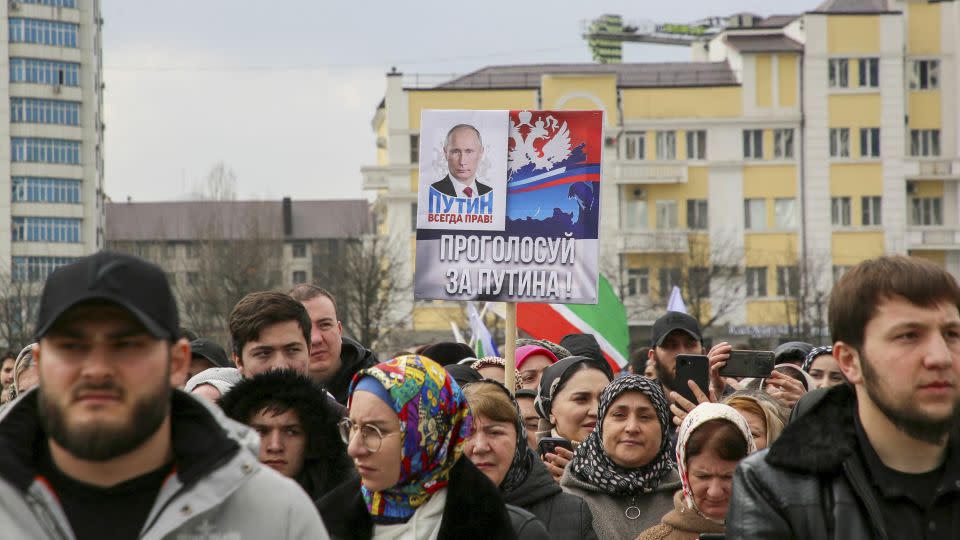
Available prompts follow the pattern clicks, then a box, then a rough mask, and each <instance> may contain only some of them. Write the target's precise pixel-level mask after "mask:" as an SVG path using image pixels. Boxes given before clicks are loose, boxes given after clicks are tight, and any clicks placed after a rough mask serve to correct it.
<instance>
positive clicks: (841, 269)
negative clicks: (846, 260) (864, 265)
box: [833, 265, 852, 284]
mask: <svg viewBox="0 0 960 540" xmlns="http://www.w3.org/2000/svg"><path fill="white" fill-rule="evenodd" d="M850 268H852V267H851V266H849V265H834V266H833V283H834V284H836V283H837V282H838V281H840V278H841V277H843V275H844V274H846V273H847V270H849V269H850Z"/></svg>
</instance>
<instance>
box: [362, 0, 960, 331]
mask: <svg viewBox="0 0 960 540" xmlns="http://www.w3.org/2000/svg"><path fill="white" fill-rule="evenodd" d="M736 20H737V21H749V22H748V23H740V22H738V23H737V24H734V25H728V26H727V27H726V28H725V29H724V30H723V31H721V32H720V33H718V34H716V35H713V36H711V37H710V38H709V39H703V40H699V41H696V42H695V43H693V44H692V45H691V46H690V47H691V50H692V61H691V62H687V63H669V64H663V63H661V64H605V65H600V64H558V65H519V66H492V67H488V68H484V69H481V70H479V71H476V72H473V73H470V74H467V75H465V76H462V77H459V78H455V79H452V80H448V81H443V82H441V83H440V84H436V85H423V84H419V81H417V79H415V78H413V77H410V76H407V77H404V76H403V75H402V74H400V73H397V72H396V71H393V72H391V73H388V74H387V81H386V82H387V90H386V94H385V97H384V99H383V101H382V102H381V104H380V105H379V107H378V108H377V110H376V113H375V115H374V118H373V122H372V126H373V129H374V130H375V132H376V135H377V162H376V165H372V166H368V167H364V168H363V169H362V174H363V181H364V186H363V187H364V189H365V190H368V191H369V192H371V193H372V194H373V195H374V197H375V199H376V205H375V208H376V212H377V214H378V216H379V223H380V224H381V225H380V230H379V232H380V234H383V235H386V236H390V237H392V238H393V239H394V241H395V242H409V243H410V246H411V247H410V250H409V251H408V253H407V258H406V259H405V264H406V265H408V267H409V270H410V273H411V275H412V272H413V264H414V263H413V259H414V257H413V242H414V230H415V205H416V189H417V184H418V173H417V161H418V156H417V149H418V141H419V139H418V129H419V122H420V113H421V111H422V110H424V109H454V108H456V109H570V110H575V109H581V110H582V109H590V110H602V111H604V113H605V130H604V135H605V149H604V152H605V155H604V159H603V163H604V167H603V193H602V203H601V208H602V216H601V245H602V248H601V249H602V255H601V257H602V262H601V271H602V272H603V273H604V274H605V275H607V277H608V278H609V279H610V280H611V282H612V283H614V284H615V286H616V287H617V288H618V289H619V291H620V293H621V296H622V297H623V299H624V301H625V304H626V305H627V308H628V315H629V317H630V321H631V325H632V326H636V327H638V328H642V327H644V326H647V325H649V324H650V323H651V322H652V321H653V319H655V318H656V316H657V315H658V314H660V313H662V312H663V308H664V306H665V304H666V300H667V298H668V296H669V292H670V290H671V288H672V286H674V285H677V286H680V288H681V290H682V293H683V296H684V299H685V300H686V301H687V306H688V309H689V310H690V311H691V313H694V314H695V315H697V316H698V317H699V318H700V320H701V322H702V323H704V324H707V325H709V326H711V327H712V328H714V329H715V332H714V333H715V334H716V335H718V336H721V337H725V338H732V339H737V337H738V336H742V337H743V338H744V339H746V337H748V336H749V337H754V338H756V337H762V336H765V335H766V336H769V337H771V338H773V337H780V336H785V335H794V336H797V335H802V336H803V337H806V338H808V339H811V340H814V341H816V337H818V335H819V334H821V333H822V330H823V327H824V326H825V320H826V319H825V315H826V301H827V298H828V296H829V291H830V288H831V287H832V285H833V283H834V282H835V280H836V279H837V278H838V277H839V276H840V275H842V273H843V272H844V271H845V270H846V269H847V268H849V267H850V266H851V265H854V264H856V263H858V262H860V261H862V260H865V259H868V258H871V257H875V256H878V255H881V254H884V253H899V254H909V255H912V256H917V257H923V258H926V259H929V260H932V261H934V262H936V263H937V264H939V265H941V266H943V267H945V268H946V269H947V270H949V271H950V272H951V273H953V274H954V275H957V276H960V216H958V209H960V190H958V184H960V158H958V156H960V141H958V136H957V125H958V120H960V119H958V114H960V110H958V107H957V100H956V97H955V96H956V91H957V85H958V83H960V79H958V77H960V72H958V69H957V60H956V58H957V53H958V52H960V43H958V42H957V38H956V37H955V32H952V31H951V29H952V28H955V27H956V26H957V24H958V23H960V6H958V3H957V2H922V1H903V0H890V1H888V0H828V1H827V2H824V3H822V4H820V5H811V9H810V11H809V12H806V13H803V14H798V15H777V16H772V17H768V18H766V19H763V18H758V17H744V16H743V14H741V15H738V16H737V18H736ZM407 302H408V306H409V308H411V309H413V310H414V311H413V312H414V317H413V318H412V319H411V323H410V326H411V328H412V329H413V330H424V331H426V330H438V331H439V330H443V329H448V328H449V326H450V325H449V321H451V320H456V319H458V317H459V312H460V306H458V305H456V304H452V303H451V304H443V303H439V302H414V301H413V299H412V297H408V298H407ZM641 333H642V332H641Z"/></svg>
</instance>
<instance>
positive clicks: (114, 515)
mask: <svg viewBox="0 0 960 540" xmlns="http://www.w3.org/2000/svg"><path fill="white" fill-rule="evenodd" d="M177 328H178V315H177V307H176V302H175V301H174V298H173V295H172V294H171V291H170V287H169V285H168V283H167V280H166V277H165V276H164V274H163V272H162V271H161V270H160V268H158V267H156V266H154V265H152V264H149V263H146V262H144V261H142V260H140V259H138V258H135V257H131V256H128V255H118V254H111V253H98V254H96V255H92V256H89V257H84V258H81V259H79V260H78V261H77V262H75V263H73V264H70V265H67V266H64V267H61V268H60V269H58V270H56V271H55V272H53V273H52V274H51V275H50V277H49V278H48V279H47V282H46V284H45V286H44V290H43V294H42V296H41V299H40V308H39V312H38V316H37V326H36V338H37V341H38V345H36V346H35V348H34V351H33V354H34V358H35V360H36V363H37V366H38V371H39V378H40V385H39V387H38V388H37V389H36V390H31V391H29V392H27V393H26V394H25V395H24V396H23V397H21V398H20V399H19V400H18V401H16V402H15V403H13V404H12V405H11V406H10V407H8V408H7V409H6V410H5V411H4V413H3V415H2V416H0V500H2V501H3V504H2V505H0V523H2V524H3V525H2V527H3V536H4V538H77V539H79V540H83V539H88V538H97V539H102V538H145V537H149V538H177V537H181V538H187V537H190V538H195V537H204V538H212V537H218V538H226V537H231V538H275V537H277V536H278V534H279V535H280V536H281V537H285V538H316V537H318V535H319V537H321V538H326V537H327V535H326V531H325V529H324V527H323V523H322V522H321V521H320V520H319V517H318V516H317V513H316V512H315V511H314V509H313V507H312V505H311V504H310V500H309V498H307V497H306V496H305V495H304V494H303V493H302V491H301V490H300V489H299V488H298V487H297V486H296V484H294V483H293V482H291V481H290V480H289V479H285V478H283V477H282V476H280V475H279V474H277V473H275V472H274V471H271V470H268V469H266V468H265V467H263V466H261V465H260V464H259V463H258V462H257V461H256V459H254V458H253V456H252V455H251V454H250V453H249V452H246V451H244V450H243V449H242V448H241V445H250V444H251V443H252V441H253V440H254V438H253V437H252V432H251V431H250V430H249V429H247V428H244V427H242V426H240V425H239V424H236V423H234V422H232V421H230V420H227V419H226V418H225V417H224V416H223V414H222V413H220V412H219V411H217V410H214V408H212V407H208V406H205V405H203V404H201V403H200V401H198V400H196V399H194V398H192V397H190V396H188V395H187V394H184V393H182V392H180V391H177V390H172V389H171V386H170V376H171V373H183V372H185V371H186V370H187V368H188V365H189V363H190V345H189V343H188V342H187V341H186V340H185V339H182V338H178V336H179V334H178V331H177ZM262 493H270V497H262V496H261V494H262ZM105 516H109V519H104V517H105ZM276 516H284V519H285V520H290V521H288V522H287V523H285V527H284V528H278V527H277V526H276V524H275V522H274V520H273V519H272V518H274V517H276ZM267 517H269V518H271V519H265V518H267ZM281 531H286V534H284V533H282V532H281Z"/></svg>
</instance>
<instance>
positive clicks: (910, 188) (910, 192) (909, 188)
mask: <svg viewBox="0 0 960 540" xmlns="http://www.w3.org/2000/svg"><path fill="white" fill-rule="evenodd" d="M916 192H917V185H916V184H914V183H913V182H910V181H907V195H913V194H914V193H916Z"/></svg>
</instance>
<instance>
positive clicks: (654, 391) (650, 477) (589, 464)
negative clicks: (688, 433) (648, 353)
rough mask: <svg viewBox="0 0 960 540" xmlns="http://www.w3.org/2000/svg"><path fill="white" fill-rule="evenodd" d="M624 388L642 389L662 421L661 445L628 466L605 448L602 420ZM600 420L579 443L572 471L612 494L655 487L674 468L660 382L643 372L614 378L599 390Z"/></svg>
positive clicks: (628, 390) (648, 490)
mask: <svg viewBox="0 0 960 540" xmlns="http://www.w3.org/2000/svg"><path fill="white" fill-rule="evenodd" d="M625 392H640V393H641V394H643V395H645V396H646V397H647V399H649V400H650V403H651V404H653V408H654V409H655V410H656V411H657V420H658V421H659V422H660V449H659V450H658V451H657V455H656V456H655V457H654V458H653V460H651V461H650V463H647V464H646V465H643V466H642V467H637V468H635V469H628V468H626V467H621V466H620V465H617V464H616V463H614V462H613V460H612V459H611V458H610V456H609V455H608V454H607V452H606V450H605V449H604V448H603V420H604V418H606V416H607V411H608V410H609V409H610V405H611V404H612V403H613V402H614V401H616V399H617V398H618V397H620V396H621V395H622V394H624V393H625ZM598 418H599V421H598V423H597V427H596V429H594V430H593V433H591V434H590V436H589V437H587V440H585V441H583V444H581V445H580V446H578V447H577V449H576V451H575V452H574V454H573V461H572V462H571V463H570V465H569V466H570V468H571V471H570V472H571V473H573V474H574V475H576V476H577V477H578V478H580V479H581V480H583V481H584V482H587V483H589V484H591V485H593V486H595V487H597V488H599V489H601V490H602V491H604V492H606V493H609V494H611V495H635V494H638V493H647V492H650V491H653V490H654V489H655V488H656V487H657V486H658V485H659V484H660V479H661V478H663V477H664V476H665V475H666V474H667V473H669V472H670V470H671V469H673V459H672V458H671V446H670V436H669V429H670V413H669V411H668V410H667V400H666V398H664V397H663V390H662V389H661V388H660V384H659V383H657V382H656V381H654V380H652V379H648V378H646V377H644V376H642V375H624V376H623V377H619V378H617V379H614V380H613V382H611V383H610V384H609V385H607V387H606V388H604V389H603V393H601V394H600V413H599V416H598Z"/></svg>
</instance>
